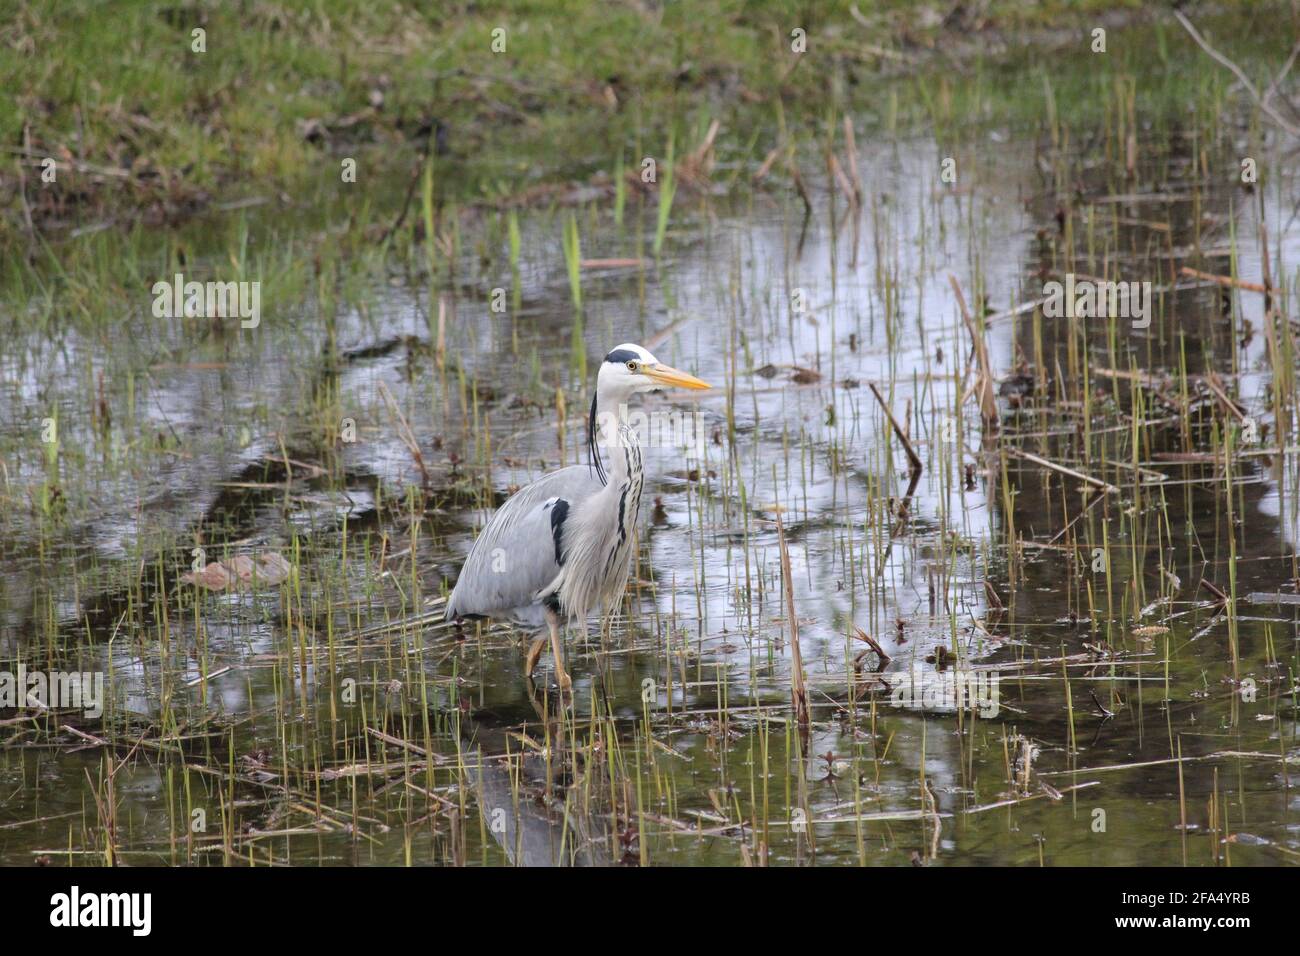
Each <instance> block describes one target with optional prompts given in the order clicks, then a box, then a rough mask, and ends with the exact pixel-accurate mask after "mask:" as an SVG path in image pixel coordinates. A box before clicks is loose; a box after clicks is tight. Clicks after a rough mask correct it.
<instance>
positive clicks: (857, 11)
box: [0, 0, 1295, 247]
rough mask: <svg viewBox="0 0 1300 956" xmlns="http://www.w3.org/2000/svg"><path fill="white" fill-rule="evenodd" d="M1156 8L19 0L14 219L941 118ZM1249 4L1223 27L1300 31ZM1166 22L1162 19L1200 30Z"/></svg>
mask: <svg viewBox="0 0 1300 956" xmlns="http://www.w3.org/2000/svg"><path fill="white" fill-rule="evenodd" d="M1117 7H1118V12H1117V11H1116V8H1117ZM1253 7H1254V5H1246V4H1240V5H1229V6H1228V8H1227V9H1228V10H1230V11H1235V10H1240V11H1241V16H1242V17H1245V18H1249V19H1250V21H1251V22H1255V23H1256V27H1258V25H1259V20H1260V18H1264V17H1267V18H1268V22H1269V23H1271V24H1273V25H1274V26H1276V24H1277V22H1278V17H1279V16H1281V17H1291V16H1293V14H1292V13H1291V12H1290V11H1289V10H1288V9H1287V8H1284V7H1277V8H1273V9H1271V10H1266V11H1260V10H1257V9H1253ZM1102 8H1105V9H1107V10H1108V11H1109V12H1108V13H1105V14H1102V13H1100V12H1098V11H1100V10H1101V9H1102ZM1216 9H1222V8H1216ZM1150 16H1151V14H1150V13H1149V12H1147V13H1144V12H1142V11H1141V9H1140V5H1139V4H1137V3H1130V4H1127V5H1122V4H1121V5H1116V4H1113V3H1105V4H1102V3H1093V2H1091V0H1089V2H1085V3H1082V4H1069V5H1066V4H1062V3H1060V2H1059V0H1048V2H1042V3H1027V4H1026V3H1010V2H991V3H985V4H980V5H975V7H974V8H972V9H971V10H967V9H966V8H965V7H961V6H958V7H953V8H950V7H949V5H947V4H924V3H923V4H915V3H903V2H885V3H875V4H873V3H870V2H868V0H863V2H861V3H858V4H854V3H849V2H841V0H833V2H827V3H806V4H783V3H776V2H758V3H740V2H736V0H703V2H697V3H690V4H681V3H667V4H657V3H650V2H644V3H636V2H625V3H612V4H595V3H592V4H585V3H584V4H569V3H564V2H560V0H534V2H528V3H517V4H516V3H504V2H488V3H476V4H468V3H447V4H434V5H429V6H428V7H425V6H424V5H416V4H406V3H397V2H378V3H373V4H364V5H356V4H352V3H347V2H343V0H320V2H317V3H313V4H311V5H309V6H307V7H303V6H301V5H298V4H290V3H277V2H246V3H238V4H228V5H227V4H187V5H173V4H156V3H120V2H108V3H93V2H69V3H61V4H58V5H57V6H55V7H50V8H48V9H47V5H45V4H27V3H23V4H19V6H18V9H17V12H16V14H15V15H14V16H13V17H11V18H9V19H8V22H7V23H6V24H5V25H4V26H3V27H2V28H0V41H2V42H0V141H2V142H3V143H4V144H5V145H4V150H5V153H6V154H7V158H8V161H7V162H5V163H3V164H0V186H2V187H3V188H0V196H3V197H4V198H3V199H0V204H2V205H0V245H3V246H10V247H12V246H13V245H14V244H22V245H24V246H25V245H27V244H28V243H29V242H30V240H31V236H32V233H33V231H34V230H41V231H43V232H57V231H58V230H61V229H62V230H66V229H71V228H77V227H80V228H83V229H84V228H87V227H90V228H106V227H108V226H120V225H122V224H123V223H124V222H135V221H139V222H143V223H145V224H147V225H155V224H159V223H173V222H176V221H180V220H183V219H185V218H187V217H189V216H191V215H192V214H194V213H195V212H198V211H201V210H204V209H208V208H210V207H212V206H213V205H219V204H222V203H230V202H233V201H236V200H238V199H240V198H244V197H250V196H261V197H267V196H278V197H280V198H281V199H285V200H288V199H305V198H306V199H309V198H310V197H313V196H315V195H318V194H319V191H320V190H321V189H322V188H331V187H334V186H336V185H337V184H339V183H341V182H342V181H343V176H344V163H345V161H346V160H355V162H356V176H357V181H358V182H359V183H361V184H363V186H365V187H366V190H367V194H368V195H375V194H376V190H375V189H374V185H375V184H374V179H375V178H376V177H379V178H380V179H382V180H393V181H396V182H397V183H398V186H397V188H395V189H394V190H393V192H395V193H397V194H398V195H400V194H401V184H403V183H405V181H406V177H407V176H408V175H409V171H410V169H411V168H412V166H413V164H415V163H416V162H418V159H419V157H420V156H421V155H422V153H423V152H424V150H426V149H430V148H431V149H432V150H433V151H434V152H435V153H437V154H438V155H439V157H440V162H441V169H442V179H441V182H442V184H443V185H444V188H445V189H447V190H449V191H451V192H452V193H453V194H455V195H456V196H458V197H459V198H461V199H487V200H491V201H500V200H502V199H503V198H505V197H517V196H520V195H523V196H525V197H527V196H528V195H529V192H528V191H529V190H530V189H536V188H537V187H538V186H539V184H546V183H549V182H553V181H556V180H557V179H561V178H565V177H571V176H575V175H576V176H581V175H584V174H586V173H589V172H590V171H591V170H592V169H593V168H596V167H599V166H602V164H603V166H604V167H611V166H612V165H613V162H612V157H614V156H617V155H620V154H623V153H626V155H627V157H628V161H629V163H631V162H633V161H634V158H635V156H636V155H639V154H640V152H642V151H644V152H649V151H651V150H652V149H653V150H661V149H662V147H663V144H664V142H665V141H666V138H667V135H668V133H669V132H670V131H672V130H674V129H679V130H681V133H682V135H683V136H684V137H685V136H702V135H703V130H704V129H705V128H706V127H707V125H708V122H709V121H710V120H711V119H720V120H721V121H722V124H723V128H724V130H725V131H726V134H727V135H724V139H726V140H727V146H726V148H727V149H730V150H733V151H734V150H745V149H749V150H750V151H751V152H752V151H753V150H756V149H758V150H766V149H767V148H768V147H769V146H770V143H768V142H766V141H764V142H763V143H758V144H755V143H754V141H753V140H752V139H750V138H749V137H748V136H747V135H746V136H741V135H740V134H738V133H737V132H736V130H735V125H738V124H732V125H730V126H729V124H728V120H732V119H735V118H736V116H737V114H738V113H742V112H751V113H752V112H754V111H762V112H763V113H764V114H765V115H763V116H762V121H761V123H758V124H751V125H753V126H754V128H760V129H762V128H769V127H770V128H771V129H772V131H773V132H774V133H775V131H776V130H777V129H779V128H781V127H782V126H783V124H785V123H787V122H789V123H792V124H793V123H798V122H800V121H801V120H802V121H807V120H808V119H810V118H811V119H814V120H819V119H821V118H824V116H825V114H826V113H827V111H834V110H840V111H843V110H857V111H861V110H862V109H863V108H864V106H865V107H867V108H875V109H878V110H879V112H880V113H881V114H882V119H886V120H888V121H890V122H893V121H896V120H897V119H898V117H899V113H900V112H901V113H903V114H904V115H908V114H911V115H920V116H926V117H928V118H931V119H934V120H936V121H942V120H943V118H944V114H945V112H946V113H947V114H949V115H951V114H952V113H953V112H954V111H956V112H958V113H962V112H964V113H966V114H969V113H970V112H971V111H972V110H973V109H976V110H977V109H978V107H979V103H978V96H979V95H980V94H981V92H983V93H985V94H988V93H989V92H994V93H996V92H997V91H996V85H997V80H996V77H995V76H994V77H987V76H984V75H983V74H982V72H981V71H983V70H985V69H987V68H988V67H989V64H991V63H1003V64H1008V65H1010V66H1014V67H1021V66H1023V62H1024V60H1025V59H1026V58H1034V57H1040V58H1041V57H1043V56H1047V55H1050V52H1051V50H1053V49H1055V48H1060V47H1062V46H1064V47H1066V48H1074V47H1080V46H1081V45H1083V44H1085V43H1086V42H1087V36H1088V31H1089V30H1091V29H1092V27H1093V26H1094V25H1096V24H1108V25H1110V29H1111V30H1112V31H1113V36H1112V38H1111V47H1112V49H1111V53H1112V55H1113V56H1115V57H1116V59H1117V62H1118V63H1125V62H1127V63H1139V62H1144V61H1150V60H1152V59H1153V57H1154V58H1159V57H1163V56H1167V55H1168V50H1167V49H1166V48H1164V40H1163V39H1161V40H1160V41H1159V46H1160V47H1161V48H1160V49H1157V50H1152V49H1150V43H1149V42H1146V43H1144V44H1143V45H1142V48H1140V49H1136V48H1130V47H1129V46H1128V45H1126V44H1125V43H1124V41H1123V39H1122V30H1123V27H1124V24H1125V22H1126V21H1128V20H1129V19H1130V18H1134V17H1136V18H1146V17H1150ZM1230 17H1231V19H1229V21H1228V25H1229V29H1228V30H1227V31H1224V34H1223V35H1222V36H1221V40H1222V42H1224V43H1236V44H1240V43H1242V42H1250V41H1248V40H1246V39H1244V38H1249V37H1257V38H1260V42H1264V43H1268V42H1274V41H1271V40H1270V39H1269V37H1273V38H1276V37H1281V36H1282V34H1288V35H1289V34H1291V33H1294V32H1295V31H1283V30H1273V29H1270V30H1264V29H1262V28H1252V27H1251V26H1250V24H1249V23H1248V22H1245V21H1239V20H1238V19H1237V18H1236V16H1235V15H1234V14H1230ZM1161 23H1162V24H1163V25H1162V27H1161V28H1160V30H1159V31H1158V36H1160V37H1161V38H1163V37H1165V36H1166V35H1169V39H1170V42H1171V44H1172V45H1174V46H1175V47H1177V48H1180V49H1181V48H1184V47H1186V48H1190V41H1188V40H1187V38H1186V37H1185V36H1183V35H1182V34H1181V31H1179V30H1178V28H1177V26H1176V25H1174V24H1173V23H1172V21H1169V20H1167V19H1163V20H1162V21H1161ZM1238 27H1240V29H1238ZM796 29H801V30H804V31H806V49H805V52H803V53H802V54H796V53H794V52H793V51H792V49H791V48H792V46H793V45H795V44H796V43H797V42H798V40H799V38H798V37H797V36H795V35H794V34H793V31H794V30H796ZM498 30H499V31H503V32H498V33H495V34H494V31H498ZM195 31H202V32H201V33H196V32H195ZM1149 34H1150V31H1148V30H1145V29H1144V30H1143V35H1144V36H1149ZM1276 42H1279V43H1280V42H1282V41H1281V40H1277V41H1276ZM1030 43H1032V44H1034V46H1033V47H1032V48H1030V47H1028V46H1027V45H1028V44H1030ZM494 45H495V49H494ZM200 48H201V52H200ZM1203 65H1204V67H1205V70H1206V72H1207V73H1209V72H1211V71H1212V67H1211V65H1210V64H1208V62H1206V63H1205V64H1203ZM1121 68H1122V67H1121ZM972 71H973V72H974V77H972ZM899 76H904V77H906V78H907V82H904V83H901V84H900V83H889V84H888V85H886V83H887V81H888V80H890V79H895V78H897V77H899ZM1226 81H1227V80H1226V74H1225V75H1224V76H1220V77H1218V78H1216V79H1215V80H1214V82H1221V83H1225V84H1226ZM886 90H888V95H887V96H886V95H885V91H886ZM972 95H974V96H975V97H976V98H977V99H976V102H975V103H973V104H972V102H971V100H970V97H971V96H972ZM998 95H1007V96H1009V97H1010V98H1011V99H1013V100H1014V99H1015V98H1017V97H1019V96H1023V95H1024V93H1023V91H1019V90H1017V89H1015V88H1014V86H1013V87H1012V88H1010V89H1008V90H1006V91H1004V92H1003V93H1002V94H998ZM1033 96H1034V101H1033V108H1034V110H1035V111H1038V110H1039V109H1040V107H1041V92H1040V91H1039V90H1038V89H1035V90H1034V91H1033ZM733 140H738V141H733ZM761 155H762V154H761V153H759V156H758V159H761ZM485 157H495V158H494V159H492V160H487V159H485ZM50 160H52V161H53V163H54V167H53V170H54V171H53V174H52V175H53V176H54V181H53V182H47V181H46V179H47V178H48V177H49V176H50V175H51V173H50V172H49V171H48V170H49V161H50ZM381 191H382V190H381Z"/></svg>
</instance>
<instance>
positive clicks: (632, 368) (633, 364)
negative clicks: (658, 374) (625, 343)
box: [627, 359, 641, 372]
mask: <svg viewBox="0 0 1300 956" xmlns="http://www.w3.org/2000/svg"><path fill="white" fill-rule="evenodd" d="M640 367H641V363H640V362H638V361H636V360H635V359H633V360H632V361H631V362H628V363H627V370H628V371H629V372H635V371H636V370H637V369H639V368H640Z"/></svg>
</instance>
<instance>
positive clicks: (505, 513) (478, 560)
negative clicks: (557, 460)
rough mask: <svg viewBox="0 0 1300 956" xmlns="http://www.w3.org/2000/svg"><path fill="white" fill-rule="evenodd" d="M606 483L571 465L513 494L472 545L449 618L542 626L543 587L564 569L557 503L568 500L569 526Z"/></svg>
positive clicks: (577, 466) (457, 585)
mask: <svg viewBox="0 0 1300 956" xmlns="http://www.w3.org/2000/svg"><path fill="white" fill-rule="evenodd" d="M602 487H603V486H602V485H601V483H600V479H599V478H597V477H596V475H595V474H594V473H593V471H592V469H590V468H588V467H587V466H586V465H570V466H569V467H568V468H561V469H560V470H559V471H553V472H551V473H550V474H549V475H543V476H542V477H541V478H538V479H537V480H536V481H534V482H532V483H531V484H529V485H526V486H525V487H523V488H521V489H520V490H519V491H517V492H515V493H514V494H513V495H511V496H510V497H509V498H507V499H506V501H505V503H504V504H503V505H502V506H501V507H500V508H498V509H497V511H496V513H495V514H494V515H492V517H491V519H490V520H489V521H488V523H487V526H486V527H485V528H484V529H483V531H482V533H481V534H479V536H478V539H477V540H476V541H475V542H474V546H473V547H472V548H470V552H469V557H467V558H466V559H465V566H464V567H463V568H461V572H460V577H459V578H457V580H456V587H455V588H454V589H453V590H452V592H451V597H450V598H449V599H448V601H447V619H448V620H453V619H455V618H458V617H468V616H472V615H482V616H484V617H495V618H501V619H503V620H511V621H515V622H516V623H519V624H529V625H540V624H541V623H542V621H543V620H544V615H543V612H542V607H541V603H540V602H539V601H538V598H537V592H538V591H540V590H541V589H542V588H544V587H546V586H547V585H548V584H550V583H551V582H552V581H554V580H555V576H556V575H557V574H559V572H560V565H559V563H558V562H557V561H556V547H555V538H554V536H553V533H552V528H551V512H552V510H553V509H554V507H555V503H556V501H557V500H563V501H565V502H567V503H568V508H569V516H568V517H567V518H566V520H565V522H564V524H565V525H567V524H568V522H569V521H572V520H573V515H574V511H575V510H577V509H579V508H580V507H581V505H582V503H583V502H584V501H587V500H588V499H590V498H591V497H592V496H594V495H596V494H597V493H599V492H600V491H601V490H602ZM561 532H563V525H562V526H561ZM561 551H562V548H561Z"/></svg>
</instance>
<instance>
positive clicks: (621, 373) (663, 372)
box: [596, 342, 712, 402]
mask: <svg viewBox="0 0 1300 956" xmlns="http://www.w3.org/2000/svg"><path fill="white" fill-rule="evenodd" d="M661 388H690V389H700V388H712V386H711V385H709V384H708V383H707V382H701V381H700V380H699V379H698V378H696V377H695V376H694V375H689V374H687V373H686V372H682V371H678V370H677V369H675V368H673V367H672V366H671V365H665V364H664V363H663V362H661V361H659V360H658V359H657V358H655V357H654V356H653V355H651V354H650V350H649V349H644V348H642V347H641V346H639V345H634V344H632V343H630V342H628V343H625V344H623V345H619V346H617V347H616V348H614V349H613V350H612V351H610V353H609V354H608V355H606V356H605V361H604V362H602V363H601V365H600V372H599V373H598V374H597V376H596V390H597V392H600V393H602V395H603V396H608V399H609V400H612V401H614V402H621V401H623V400H624V399H626V398H628V397H629V396H632V395H636V394H637V393H639V392H653V391H655V390H657V389H661Z"/></svg>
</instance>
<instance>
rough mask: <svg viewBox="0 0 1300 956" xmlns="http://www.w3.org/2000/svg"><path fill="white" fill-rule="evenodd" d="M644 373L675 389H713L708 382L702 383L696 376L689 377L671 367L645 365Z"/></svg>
mask: <svg viewBox="0 0 1300 956" xmlns="http://www.w3.org/2000/svg"><path fill="white" fill-rule="evenodd" d="M642 372H643V373H644V374H645V375H647V376H649V377H650V378H652V379H654V380H655V381H656V382H659V383H661V384H663V385H671V386H673V387H674V388H694V389H700V388H712V387H713V386H712V385H710V384H709V383H708V382H701V381H700V380H699V379H698V378H696V377H695V376H694V375H688V374H687V373H686V372H681V371H678V370H677V369H675V368H673V367H672V366H671V365H645V366H643V367H642Z"/></svg>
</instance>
